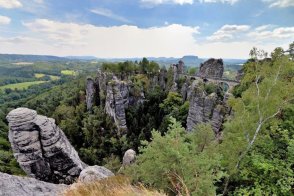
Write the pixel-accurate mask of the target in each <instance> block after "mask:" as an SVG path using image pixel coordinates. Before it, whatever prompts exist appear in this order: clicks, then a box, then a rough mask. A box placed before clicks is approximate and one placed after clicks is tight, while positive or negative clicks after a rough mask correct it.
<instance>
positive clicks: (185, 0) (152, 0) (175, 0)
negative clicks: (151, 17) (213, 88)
mask: <svg viewBox="0 0 294 196" xmlns="http://www.w3.org/2000/svg"><path fill="white" fill-rule="evenodd" d="M141 2H142V3H143V4H152V5H159V4H168V3H171V4H180V5H183V4H193V2H194V1H193V0H141Z"/></svg>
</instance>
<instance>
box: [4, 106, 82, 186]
mask: <svg viewBox="0 0 294 196" xmlns="http://www.w3.org/2000/svg"><path fill="white" fill-rule="evenodd" d="M7 120H8V122H9V141H10V143H11V146H12V150H13V153H14V156H15V158H16V159H17V161H18V163H19V165H20V166H21V168H22V169H23V170H24V171H25V172H26V173H27V175H29V176H31V177H34V178H36V179H38V180H42V181H46V182H53V183H66V184H70V183H72V182H73V181H74V180H75V178H77V177H78V176H79V174H80V172H81V171H82V169H84V168H85V167H86V165H85V164H84V163H83V162H82V161H81V160H80V158H79V156H78V153H77V152H76V151H75V149H74V148H73V147H72V146H71V144H70V143H69V141H68V140H67V138H66V136H65V135H64V133H63V131H62V130H61V129H60V128H59V127H58V126H56V124H55V121H54V119H52V118H47V117H45V116H41V115H37V112H36V111H34V110H30V109H28V108H18V109H15V110H12V111H11V112H10V113H9V114H8V115H7Z"/></svg>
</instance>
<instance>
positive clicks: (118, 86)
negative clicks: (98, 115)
mask: <svg viewBox="0 0 294 196" xmlns="http://www.w3.org/2000/svg"><path fill="white" fill-rule="evenodd" d="M128 97H129V89H128V85H127V83H126V82H124V81H119V80H118V79H117V78H116V77H114V79H113V80H112V81H110V82H109V83H108V85H107V91H106V101H105V111H106V113H107V114H108V115H110V116H111V117H112V118H113V119H114V122H115V124H116V126H117V128H118V129H119V130H122V131H124V130H127V122H126V114H125V109H126V108H127V107H128V105H129V99H128Z"/></svg>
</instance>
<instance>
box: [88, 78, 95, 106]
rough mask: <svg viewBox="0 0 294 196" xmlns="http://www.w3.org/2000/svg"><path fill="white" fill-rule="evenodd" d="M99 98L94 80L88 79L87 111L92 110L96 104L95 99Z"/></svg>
mask: <svg viewBox="0 0 294 196" xmlns="http://www.w3.org/2000/svg"><path fill="white" fill-rule="evenodd" d="M96 96H97V92H96V87H95V82H94V80H93V79H92V78H87V83H86V104H87V110H88V111H89V110H91V109H92V107H93V105H94V102H95V97H96Z"/></svg>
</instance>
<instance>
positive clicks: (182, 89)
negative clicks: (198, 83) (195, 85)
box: [181, 82, 189, 101]
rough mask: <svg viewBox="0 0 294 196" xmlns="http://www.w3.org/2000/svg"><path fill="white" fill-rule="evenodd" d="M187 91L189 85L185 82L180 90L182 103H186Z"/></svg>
mask: <svg viewBox="0 0 294 196" xmlns="http://www.w3.org/2000/svg"><path fill="white" fill-rule="evenodd" d="M188 90H189V85H188V83H187V82H185V83H184V84H183V86H182V88H181V95H182V97H183V100H184V101H186V100H187V98H188Z"/></svg>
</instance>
